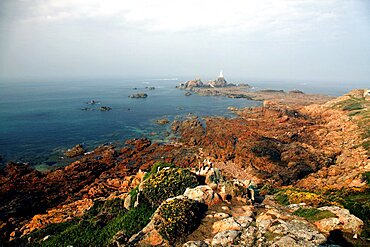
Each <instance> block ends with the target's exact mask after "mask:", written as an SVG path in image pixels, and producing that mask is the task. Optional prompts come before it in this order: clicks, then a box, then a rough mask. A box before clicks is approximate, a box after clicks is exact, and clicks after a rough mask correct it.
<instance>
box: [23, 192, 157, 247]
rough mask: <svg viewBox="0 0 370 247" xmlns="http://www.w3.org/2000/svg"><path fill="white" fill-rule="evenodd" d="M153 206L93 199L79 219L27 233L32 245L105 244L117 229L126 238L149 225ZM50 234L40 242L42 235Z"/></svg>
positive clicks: (119, 200) (118, 200)
mask: <svg viewBox="0 0 370 247" xmlns="http://www.w3.org/2000/svg"><path fill="white" fill-rule="evenodd" d="M154 211H155V209H153V208H152V207H150V206H149V205H147V204H140V205H139V206H138V207H136V208H132V209H131V210H129V211H127V210H125V209H124V208H123V201H122V200H121V199H118V198H116V199H113V200H108V201H105V202H103V201H96V202H95V204H94V206H93V207H92V208H91V209H90V210H89V211H88V212H86V213H85V215H84V216H83V217H82V218H81V219H75V220H73V221H69V222H64V223H59V224H51V225H48V226H47V227H46V228H44V229H41V230H38V231H36V232H33V233H31V234H29V235H28V236H26V237H27V238H28V237H31V238H32V239H34V240H35V241H34V242H33V244H32V245H33V246H68V245H73V246H106V245H107V244H109V241H110V240H111V239H112V238H113V236H114V235H115V234H116V233H117V232H118V231H123V232H124V234H125V236H127V237H129V236H131V235H133V234H135V233H136V232H138V231H140V230H141V229H142V228H143V227H144V226H145V225H146V224H148V222H149V220H150V217H151V215H152V214H153V213H154ZM47 235H50V237H49V238H48V239H47V240H46V241H43V242H40V240H41V239H42V238H44V237H45V236H47Z"/></svg>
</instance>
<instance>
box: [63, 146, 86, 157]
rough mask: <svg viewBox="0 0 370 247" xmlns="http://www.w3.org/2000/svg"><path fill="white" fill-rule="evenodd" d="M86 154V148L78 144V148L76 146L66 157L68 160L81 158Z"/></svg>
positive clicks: (69, 150) (67, 152)
mask: <svg viewBox="0 0 370 247" xmlns="http://www.w3.org/2000/svg"><path fill="white" fill-rule="evenodd" d="M84 153H85V149H84V147H83V146H82V144H77V145H76V146H74V147H73V148H71V149H68V150H67V151H66V152H65V153H64V155H65V156H66V157H68V158H74V157H77V156H80V155H82V154H84Z"/></svg>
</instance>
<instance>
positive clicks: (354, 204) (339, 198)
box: [327, 172, 370, 238]
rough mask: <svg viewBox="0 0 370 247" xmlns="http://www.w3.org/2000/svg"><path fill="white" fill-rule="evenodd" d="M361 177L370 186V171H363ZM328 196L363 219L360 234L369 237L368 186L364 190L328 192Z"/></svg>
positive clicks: (369, 210)
mask: <svg viewBox="0 0 370 247" xmlns="http://www.w3.org/2000/svg"><path fill="white" fill-rule="evenodd" d="M362 175H363V179H364V180H366V181H367V183H368V186H370V172H365V173H364V174H362ZM327 196H328V198H329V199H330V200H333V201H335V202H337V203H339V204H341V205H343V207H345V208H347V209H348V210H349V211H350V212H351V214H354V215H356V216H357V217H358V218H360V219H362V220H363V221H364V224H365V227H364V231H363V232H362V234H361V235H362V236H363V237H366V238H370V217H369V215H370V188H369V187H368V188H367V189H366V190H364V191H354V190H341V191H334V192H331V193H329V194H328V195H327Z"/></svg>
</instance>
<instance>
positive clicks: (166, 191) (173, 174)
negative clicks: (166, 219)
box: [140, 168, 198, 207]
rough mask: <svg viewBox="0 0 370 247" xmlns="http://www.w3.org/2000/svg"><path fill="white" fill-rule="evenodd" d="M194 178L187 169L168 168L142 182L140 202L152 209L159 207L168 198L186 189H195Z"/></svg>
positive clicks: (195, 180)
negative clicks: (145, 203)
mask: <svg viewBox="0 0 370 247" xmlns="http://www.w3.org/2000/svg"><path fill="white" fill-rule="evenodd" d="M197 185H198V181H197V178H196V176H195V175H194V174H193V173H191V172H190V171H189V170H187V169H183V168H169V169H162V170H160V171H159V172H157V173H153V174H151V175H150V176H149V177H148V178H147V179H146V180H145V181H144V182H143V189H142V191H141V193H140V195H141V196H142V197H143V198H140V200H144V201H147V202H148V203H149V204H150V205H152V206H153V207H157V206H159V205H160V204H161V203H162V202H163V201H164V200H166V199H167V198H170V197H175V196H178V195H182V194H183V193H184V192H185V190H186V188H188V187H190V188H193V187H196V186H197Z"/></svg>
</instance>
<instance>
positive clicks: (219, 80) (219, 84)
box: [208, 77, 227, 87]
mask: <svg viewBox="0 0 370 247" xmlns="http://www.w3.org/2000/svg"><path fill="white" fill-rule="evenodd" d="M208 84H209V85H210V86H211V87H225V86H227V81H226V80H225V78H224V77H218V78H217V79H216V80H214V81H209V82H208Z"/></svg>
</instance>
